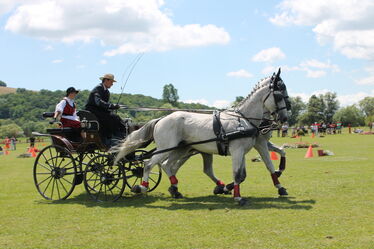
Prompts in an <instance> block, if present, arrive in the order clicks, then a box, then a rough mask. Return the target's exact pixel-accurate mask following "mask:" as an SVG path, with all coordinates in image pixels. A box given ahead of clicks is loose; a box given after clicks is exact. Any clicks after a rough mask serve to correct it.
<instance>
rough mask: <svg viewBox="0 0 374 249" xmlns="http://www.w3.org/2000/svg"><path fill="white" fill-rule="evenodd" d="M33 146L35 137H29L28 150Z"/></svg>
mask: <svg viewBox="0 0 374 249" xmlns="http://www.w3.org/2000/svg"><path fill="white" fill-rule="evenodd" d="M34 146H35V137H30V148H34Z"/></svg>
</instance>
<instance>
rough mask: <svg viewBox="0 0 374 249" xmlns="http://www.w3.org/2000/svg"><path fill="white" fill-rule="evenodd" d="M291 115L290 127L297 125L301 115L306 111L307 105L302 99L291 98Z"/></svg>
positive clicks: (289, 118)
mask: <svg viewBox="0 0 374 249" xmlns="http://www.w3.org/2000/svg"><path fill="white" fill-rule="evenodd" d="M290 101H291V114H290V115H289V117H288V123H289V125H291V126H292V125H295V124H296V123H297V122H298V119H299V117H300V114H301V113H302V112H303V111H305V108H306V104H305V103H304V102H303V100H302V99H301V98H300V97H290Z"/></svg>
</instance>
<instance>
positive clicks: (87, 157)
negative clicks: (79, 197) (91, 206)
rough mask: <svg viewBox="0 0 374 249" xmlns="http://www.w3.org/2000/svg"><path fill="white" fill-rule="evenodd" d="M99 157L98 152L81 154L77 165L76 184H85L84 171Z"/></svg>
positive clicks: (77, 159)
mask: <svg viewBox="0 0 374 249" xmlns="http://www.w3.org/2000/svg"><path fill="white" fill-rule="evenodd" d="M97 155H100V154H99V153H97V152H87V153H80V154H79V155H78V157H77V158H76V161H77V162H79V165H77V178H76V179H75V184H76V185H79V184H81V183H82V182H83V173H84V171H83V170H84V169H85V168H86V166H87V165H88V163H89V162H90V161H91V160H92V159H93V158H94V157H96V156H97Z"/></svg>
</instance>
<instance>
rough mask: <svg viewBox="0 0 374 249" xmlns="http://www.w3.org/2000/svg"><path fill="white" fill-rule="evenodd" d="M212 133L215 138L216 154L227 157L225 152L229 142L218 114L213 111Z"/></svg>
mask: <svg viewBox="0 0 374 249" xmlns="http://www.w3.org/2000/svg"><path fill="white" fill-rule="evenodd" d="M213 131H214V134H215V135H216V137H217V141H216V143H217V150H218V154H220V155H221V156H227V150H228V147H229V140H228V138H227V136H226V132H225V129H223V126H222V123H221V120H220V112H219V111H215V112H214V113H213Z"/></svg>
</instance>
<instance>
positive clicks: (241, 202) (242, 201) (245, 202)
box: [238, 198, 247, 206]
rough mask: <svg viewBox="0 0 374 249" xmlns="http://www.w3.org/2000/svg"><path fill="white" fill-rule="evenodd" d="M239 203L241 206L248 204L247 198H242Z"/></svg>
mask: <svg viewBox="0 0 374 249" xmlns="http://www.w3.org/2000/svg"><path fill="white" fill-rule="evenodd" d="M238 204H239V206H245V205H246V204H247V199H245V198H241V199H240V200H239V201H238Z"/></svg>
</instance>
